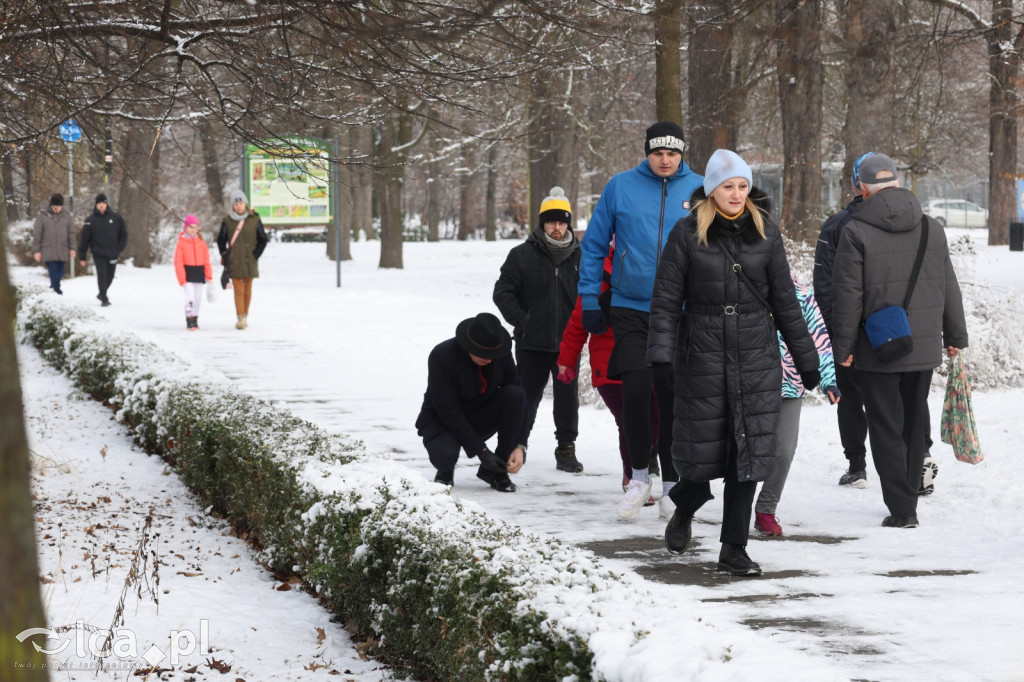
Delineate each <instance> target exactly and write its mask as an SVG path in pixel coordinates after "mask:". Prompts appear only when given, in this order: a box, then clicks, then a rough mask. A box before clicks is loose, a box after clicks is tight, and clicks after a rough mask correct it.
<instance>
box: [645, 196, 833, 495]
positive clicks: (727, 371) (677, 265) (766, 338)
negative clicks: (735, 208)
mask: <svg viewBox="0 0 1024 682" xmlns="http://www.w3.org/2000/svg"><path fill="white" fill-rule="evenodd" d="M751 198H752V199H753V200H754V201H755V203H757V205H758V206H759V207H761V210H762V213H763V215H764V216H765V233H766V236H767V238H766V239H762V238H761V236H760V235H759V234H758V233H757V230H756V228H755V226H754V221H753V219H752V218H751V216H750V213H749V212H744V213H743V215H741V216H740V217H739V218H737V219H736V220H734V221H732V220H728V219H726V218H725V217H723V216H722V215H717V216H716V218H715V220H714V222H713V223H712V224H711V227H710V229H709V231H708V242H709V243H708V245H706V246H705V245H701V244H698V242H697V236H696V214H695V213H691V214H690V215H689V216H687V217H686V218H683V219H682V220H680V221H679V222H678V223H676V225H675V227H674V228H673V229H672V233H671V234H670V235H669V238H668V244H667V245H666V246H665V252H664V255H663V256H662V259H661V265H660V266H659V268H658V275H657V278H656V279H655V282H654V297H653V299H652V301H651V319H650V333H649V336H648V347H647V360H648V361H649V362H651V363H664V362H672V364H673V366H674V368H675V376H676V382H675V393H676V399H675V409H674V416H675V422H674V425H673V429H672V434H673V443H672V460H673V462H674V464H675V467H676V469H677V470H678V471H679V476H680V479H681V480H687V481H708V480H711V479H714V478H722V477H724V476H725V473H726V466H727V458H728V453H729V450H730V447H733V446H734V447H735V450H736V471H737V476H738V479H739V480H740V481H763V480H766V479H767V478H768V477H769V476H771V474H772V472H773V471H774V469H775V460H776V457H777V454H778V436H777V435H776V432H777V430H778V421H779V410H780V408H781V403H782V397H781V396H782V360H781V356H780V355H779V344H778V338H777V336H776V326H778V329H779V331H781V332H782V336H783V338H784V339H785V341H786V345H787V346H788V347H789V349H790V352H791V353H792V355H793V359H794V361H795V363H796V367H797V370H798V371H800V372H807V371H811V370H817V369H818V353H817V350H816V348H815V346H814V342H813V341H812V340H811V336H810V333H809V332H808V331H807V323H806V322H805V321H804V318H803V314H802V313H801V310H800V303H799V302H798V300H797V297H796V291H795V289H794V287H793V280H792V279H791V277H790V273H789V263H788V262H787V261H786V252H785V250H784V249H783V245H782V235H781V233H780V232H779V228H778V227H777V226H776V225H774V224H772V223H771V222H769V221H768V220H767V215H768V210H769V200H768V197H767V196H766V195H764V193H762V192H760V191H759V190H757V189H756V188H755V189H753V190H751ZM700 199H704V190H703V189H699V190H697V192H696V193H694V197H693V200H694V201H697V200H700ZM723 247H724V248H725V249H727V250H728V251H729V252H731V253H732V254H734V255H735V256H736V258H737V259H738V261H739V264H740V265H741V266H742V268H743V272H745V273H746V275H747V277H749V278H750V280H751V281H752V282H753V284H754V286H755V288H756V289H757V291H758V292H759V293H760V295H761V297H762V298H763V299H765V300H766V302H767V304H768V305H769V307H770V308H771V314H769V313H768V311H767V310H765V308H764V307H763V306H762V305H761V304H760V303H759V302H758V299H757V297H755V295H754V294H753V293H752V292H751V291H750V289H749V287H747V286H746V285H745V284H744V282H743V281H742V280H741V279H740V278H739V276H738V275H737V273H736V272H735V271H734V269H733V264H734V261H733V258H732V257H731V256H728V255H726V252H725V251H723ZM684 304H685V306H686V307H685V309H683V305H684ZM724 306H735V308H732V309H726V308H724ZM730 441H731V442H730Z"/></svg>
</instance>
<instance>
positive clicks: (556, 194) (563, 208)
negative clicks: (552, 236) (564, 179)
mask: <svg viewBox="0 0 1024 682" xmlns="http://www.w3.org/2000/svg"><path fill="white" fill-rule="evenodd" d="M549 222H562V223H570V224H571V223H572V205H570V204H569V200H568V199H566V198H565V190H563V189H562V188H561V187H552V188H551V192H549V193H548V196H547V197H545V198H544V201H542V202H540V224H541V225H543V224H544V223H549Z"/></svg>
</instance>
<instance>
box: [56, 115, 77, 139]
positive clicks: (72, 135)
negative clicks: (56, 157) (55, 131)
mask: <svg viewBox="0 0 1024 682" xmlns="http://www.w3.org/2000/svg"><path fill="white" fill-rule="evenodd" d="M81 137H82V127H81V126H80V125H78V124H77V123H75V119H73V118H69V119H68V120H66V121H64V122H63V123H61V124H60V139H62V140H64V141H65V142H78V140H79V139H81Z"/></svg>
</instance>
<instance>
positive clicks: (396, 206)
mask: <svg viewBox="0 0 1024 682" xmlns="http://www.w3.org/2000/svg"><path fill="white" fill-rule="evenodd" d="M411 130H412V117H411V116H410V115H409V114H405V113H398V114H393V115H392V116H390V117H388V118H385V119H384V120H383V121H381V124H380V131H381V133H380V142H379V143H378V149H377V167H376V176H377V178H376V187H377V191H378V196H379V197H380V264H379V266H380V267H382V268H401V267H402V242H403V235H402V229H403V223H402V186H403V184H404V183H405V160H406V151H405V147H404V145H405V144H407V143H408V142H409V140H410V138H411V137H412V135H411Z"/></svg>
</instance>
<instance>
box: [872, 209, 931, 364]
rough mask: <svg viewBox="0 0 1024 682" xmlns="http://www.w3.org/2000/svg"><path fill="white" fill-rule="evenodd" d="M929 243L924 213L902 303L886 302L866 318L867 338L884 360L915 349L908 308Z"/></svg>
mask: <svg viewBox="0 0 1024 682" xmlns="http://www.w3.org/2000/svg"><path fill="white" fill-rule="evenodd" d="M927 246H928V218H926V217H925V216H921V244H920V246H918V248H917V259H916V260H915V261H914V269H913V271H912V272H911V273H910V282H909V283H908V284H907V295H906V297H905V298H904V299H903V305H902V306H898V305H890V306H886V307H885V308H882V309H880V310H876V311H875V312H873V313H871V314H870V315H868V316H867V319H865V320H864V331H865V332H866V333H867V335H868V342H869V343H870V344H871V347H872V348H874V349H875V355H877V356H878V359H879V360H881V361H882V362H893V361H895V360H899V359H900V358H902V357H906V356H907V355H910V352H911V351H913V350H914V337H913V336H912V335H911V333H910V318H909V317H908V316H907V308H909V307H910V297H911V296H913V295H914V287H915V286H916V285H917V276H918V275H919V274H921V264H922V263H923V262H924V252H925V249H926V247H927Z"/></svg>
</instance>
